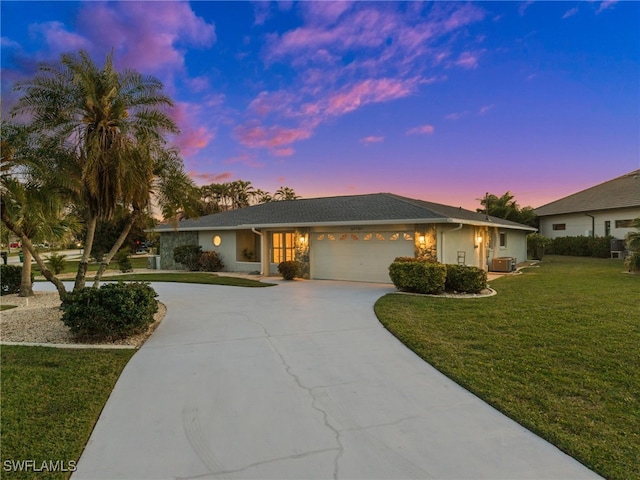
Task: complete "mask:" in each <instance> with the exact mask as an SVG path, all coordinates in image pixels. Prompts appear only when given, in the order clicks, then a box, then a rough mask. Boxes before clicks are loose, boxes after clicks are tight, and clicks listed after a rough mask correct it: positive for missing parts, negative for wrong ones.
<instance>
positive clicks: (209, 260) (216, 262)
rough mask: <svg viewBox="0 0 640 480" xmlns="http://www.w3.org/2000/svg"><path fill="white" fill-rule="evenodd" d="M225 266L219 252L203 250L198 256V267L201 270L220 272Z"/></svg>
mask: <svg viewBox="0 0 640 480" xmlns="http://www.w3.org/2000/svg"><path fill="white" fill-rule="evenodd" d="M223 268H224V263H222V258H220V254H219V253H218V252H202V253H201V254H200V257H198V269H199V270H200V271H201V272H219V271H221V270H222V269H223Z"/></svg>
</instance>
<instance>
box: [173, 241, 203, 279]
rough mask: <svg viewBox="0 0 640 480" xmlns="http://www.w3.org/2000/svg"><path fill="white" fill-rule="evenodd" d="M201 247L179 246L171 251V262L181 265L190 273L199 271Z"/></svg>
mask: <svg viewBox="0 0 640 480" xmlns="http://www.w3.org/2000/svg"><path fill="white" fill-rule="evenodd" d="M201 253H202V247H201V246H200V245H180V246H179V247H176V248H174V249H173V260H174V261H175V262H176V263H181V264H183V265H185V266H186V267H187V269H188V270H190V271H192V272H197V271H198V270H200V264H199V262H200V254H201Z"/></svg>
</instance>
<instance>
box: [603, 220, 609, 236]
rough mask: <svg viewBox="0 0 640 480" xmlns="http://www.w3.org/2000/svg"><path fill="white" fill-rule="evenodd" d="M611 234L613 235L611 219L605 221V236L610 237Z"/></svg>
mask: <svg viewBox="0 0 640 480" xmlns="http://www.w3.org/2000/svg"><path fill="white" fill-rule="evenodd" d="M609 235H611V221H610V220H605V221H604V236H605V237H608V236H609Z"/></svg>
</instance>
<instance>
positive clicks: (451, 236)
mask: <svg viewBox="0 0 640 480" xmlns="http://www.w3.org/2000/svg"><path fill="white" fill-rule="evenodd" d="M476 230H477V228H476V227H474V226H472V225H463V226H462V228H458V226H456V224H451V223H447V224H442V225H438V228H437V232H438V236H437V238H438V249H437V250H438V261H439V262H440V263H448V264H458V263H463V264H464V265H469V266H472V267H480V268H483V266H482V258H481V256H479V251H480V247H477V246H476V243H475V242H476V241H477V240H476V237H477V235H476ZM459 252H460V254H459ZM459 257H460V259H459Z"/></svg>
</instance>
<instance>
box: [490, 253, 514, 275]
mask: <svg viewBox="0 0 640 480" xmlns="http://www.w3.org/2000/svg"><path fill="white" fill-rule="evenodd" d="M512 270H513V257H498V258H494V259H493V261H492V262H491V271H492V272H510V271H512Z"/></svg>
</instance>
